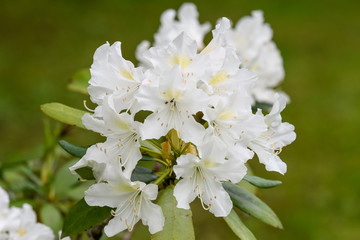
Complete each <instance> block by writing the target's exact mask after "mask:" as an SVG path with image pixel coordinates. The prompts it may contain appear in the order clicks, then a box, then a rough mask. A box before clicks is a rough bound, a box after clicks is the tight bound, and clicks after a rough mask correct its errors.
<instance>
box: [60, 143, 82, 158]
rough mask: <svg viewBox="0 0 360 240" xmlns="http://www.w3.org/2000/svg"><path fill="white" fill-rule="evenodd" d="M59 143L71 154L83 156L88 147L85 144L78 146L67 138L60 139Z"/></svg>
mask: <svg viewBox="0 0 360 240" xmlns="http://www.w3.org/2000/svg"><path fill="white" fill-rule="evenodd" d="M59 145H60V146H61V147H62V148H63V149H64V150H65V151H66V152H68V153H69V154H71V155H72V156H74V157H78V158H82V157H83V156H84V155H85V153H86V150H87V149H88V147H83V146H76V145H74V144H71V143H69V142H67V141H65V140H60V141H59Z"/></svg>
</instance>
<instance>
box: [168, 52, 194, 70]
mask: <svg viewBox="0 0 360 240" xmlns="http://www.w3.org/2000/svg"><path fill="white" fill-rule="evenodd" d="M191 61H192V60H191V58H189V57H188V56H186V55H177V54H176V55H173V56H171V57H170V61H169V62H170V65H171V66H172V67H173V66H175V65H180V66H181V70H184V69H185V68H187V67H188V66H189V65H190V63H191Z"/></svg>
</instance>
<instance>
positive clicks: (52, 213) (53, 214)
mask: <svg viewBox="0 0 360 240" xmlns="http://www.w3.org/2000/svg"><path fill="white" fill-rule="evenodd" d="M40 217H41V221H42V222H43V223H44V224H45V225H47V226H49V227H50V228H51V229H52V230H53V231H54V232H56V233H57V232H59V230H60V229H61V226H62V216H61V213H60V211H59V210H58V209H57V208H56V207H55V206H54V205H52V204H45V205H44V206H42V207H41V209H40Z"/></svg>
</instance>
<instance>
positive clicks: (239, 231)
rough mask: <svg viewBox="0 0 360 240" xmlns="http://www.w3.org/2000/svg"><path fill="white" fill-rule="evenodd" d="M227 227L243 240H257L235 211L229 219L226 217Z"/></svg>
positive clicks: (232, 211)
mask: <svg viewBox="0 0 360 240" xmlns="http://www.w3.org/2000/svg"><path fill="white" fill-rule="evenodd" d="M224 219H225V222H226V223H227V225H228V226H229V227H230V228H231V230H233V232H234V233H235V235H236V236H238V237H239V238H240V239H242V240H256V238H255V236H254V234H252V232H251V231H250V230H249V229H248V228H247V227H246V226H245V225H244V223H243V222H242V221H241V219H240V218H239V216H238V215H237V214H236V212H235V211H234V209H232V210H231V212H230V214H229V215H228V216H227V217H224Z"/></svg>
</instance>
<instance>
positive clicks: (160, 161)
mask: <svg viewBox="0 0 360 240" xmlns="http://www.w3.org/2000/svg"><path fill="white" fill-rule="evenodd" d="M154 160H155V161H156V162H159V163H161V164H163V165H165V166H167V167H168V166H169V164H167V163H166V162H165V161H163V160H161V159H159V158H154Z"/></svg>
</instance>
